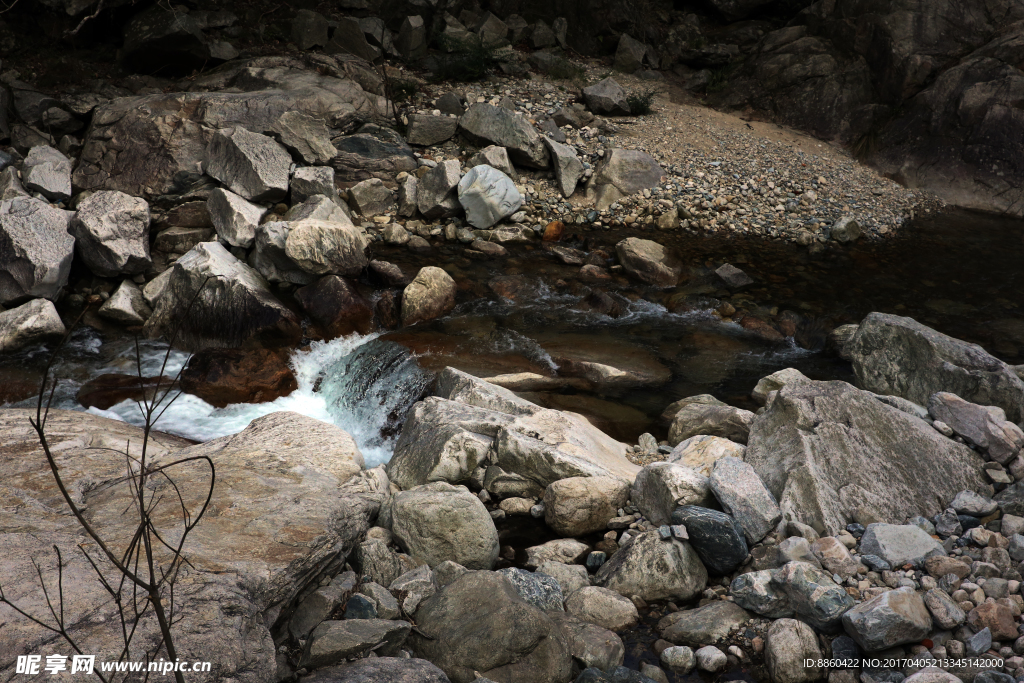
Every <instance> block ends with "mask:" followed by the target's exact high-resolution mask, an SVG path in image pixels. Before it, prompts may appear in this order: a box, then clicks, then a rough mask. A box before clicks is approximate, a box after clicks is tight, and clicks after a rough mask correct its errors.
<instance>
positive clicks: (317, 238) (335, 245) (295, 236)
mask: <svg viewBox="0 0 1024 683" xmlns="http://www.w3.org/2000/svg"><path fill="white" fill-rule="evenodd" d="M289 227H290V230H289V231H288V237H287V239H286V240H285V254H286V255H287V256H288V258H289V259H291V260H292V262H293V263H295V265H297V266H298V267H299V268H301V269H302V270H304V271H305V272H307V273H309V274H310V275H326V274H328V273H332V274H334V275H345V276H349V277H352V276H356V275H359V273H360V272H362V270H363V268H365V267H366V264H367V259H366V247H367V245H368V241H367V239H366V233H364V232H363V231H362V229H360V228H357V227H355V226H354V225H352V223H351V222H350V221H348V220H347V219H346V220H344V221H321V220H314V219H306V220H301V221H298V222H295V223H291V224H290V225H289Z"/></svg>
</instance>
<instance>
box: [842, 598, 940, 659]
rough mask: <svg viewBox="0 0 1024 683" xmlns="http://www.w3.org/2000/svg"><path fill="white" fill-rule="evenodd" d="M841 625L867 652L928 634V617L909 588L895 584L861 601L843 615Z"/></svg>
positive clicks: (919, 601)
mask: <svg viewBox="0 0 1024 683" xmlns="http://www.w3.org/2000/svg"><path fill="white" fill-rule="evenodd" d="M843 627H844V628H845V629H846V632H847V633H848V634H849V635H850V637H851V638H853V639H854V640H855V641H857V644H858V645H860V646H861V647H862V648H863V649H864V650H866V651H867V652H878V651H879V650H885V649H888V648H890V647H895V646H897V645H902V644H904V643H915V642H918V641H920V640H921V639H922V638H925V637H927V636H928V634H929V633H930V632H931V629H932V617H931V615H930V614H929V613H928V610H927V608H925V605H924V600H923V599H922V598H921V595H920V594H919V593H915V592H914V589H913V588H899V589H896V590H892V591H886V592H885V593H882V594H881V595H879V596H877V597H874V598H872V599H871V600H868V601H866V602H863V603H861V604H859V605H857V606H856V607H854V608H853V609H851V610H849V611H847V612H846V613H845V614H844V615H843Z"/></svg>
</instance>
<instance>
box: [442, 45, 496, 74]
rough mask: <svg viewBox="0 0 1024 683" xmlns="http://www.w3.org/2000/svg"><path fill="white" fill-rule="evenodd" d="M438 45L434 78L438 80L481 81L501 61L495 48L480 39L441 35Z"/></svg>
mask: <svg viewBox="0 0 1024 683" xmlns="http://www.w3.org/2000/svg"><path fill="white" fill-rule="evenodd" d="M437 45H438V47H439V48H440V53H439V54H438V55H437V66H436V68H435V69H434V80H437V81H479V80H480V79H482V78H484V77H485V76H486V75H487V74H488V72H490V70H491V69H493V68H494V67H495V66H497V65H498V62H499V61H500V60H499V59H498V55H497V53H496V52H495V50H494V48H492V47H487V46H485V45H483V44H482V43H481V42H480V41H479V40H459V39H456V38H452V37H450V36H444V35H442V36H439V37H438V40H437Z"/></svg>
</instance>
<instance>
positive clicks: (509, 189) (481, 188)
mask: <svg viewBox="0 0 1024 683" xmlns="http://www.w3.org/2000/svg"><path fill="white" fill-rule="evenodd" d="M458 193H459V203H460V204H462V208H463V209H465V211H466V222H467V223H469V224H470V225H472V226H473V227H475V228H480V229H487V228H490V227H491V226H493V225H494V224H495V223H498V222H500V221H501V220H503V219H505V218H507V217H509V216H511V215H512V214H514V213H515V212H516V211H518V210H519V207H521V206H522V205H523V196H522V195H521V194H519V190H517V189H516V185H515V183H513V182H512V179H511V178H509V177H508V176H507V175H505V174H504V173H502V172H501V171H499V170H498V169H496V168H493V167H491V166H486V165H481V166H474V167H473V168H471V169H470V170H469V171H468V172H467V173H466V175H464V176H463V177H462V180H460V181H459V184H458Z"/></svg>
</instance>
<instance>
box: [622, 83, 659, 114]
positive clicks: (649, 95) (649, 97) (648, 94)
mask: <svg viewBox="0 0 1024 683" xmlns="http://www.w3.org/2000/svg"><path fill="white" fill-rule="evenodd" d="M660 93H661V91H660V90H658V89H657V88H648V89H646V90H635V91H633V92H631V93H630V94H629V95H627V96H626V104H627V105H628V106H629V113H630V114H632V115H633V116H641V115H643V114H650V113H651V111H652V109H651V105H652V104H654V98H655V97H657V96H658V94H660Z"/></svg>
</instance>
